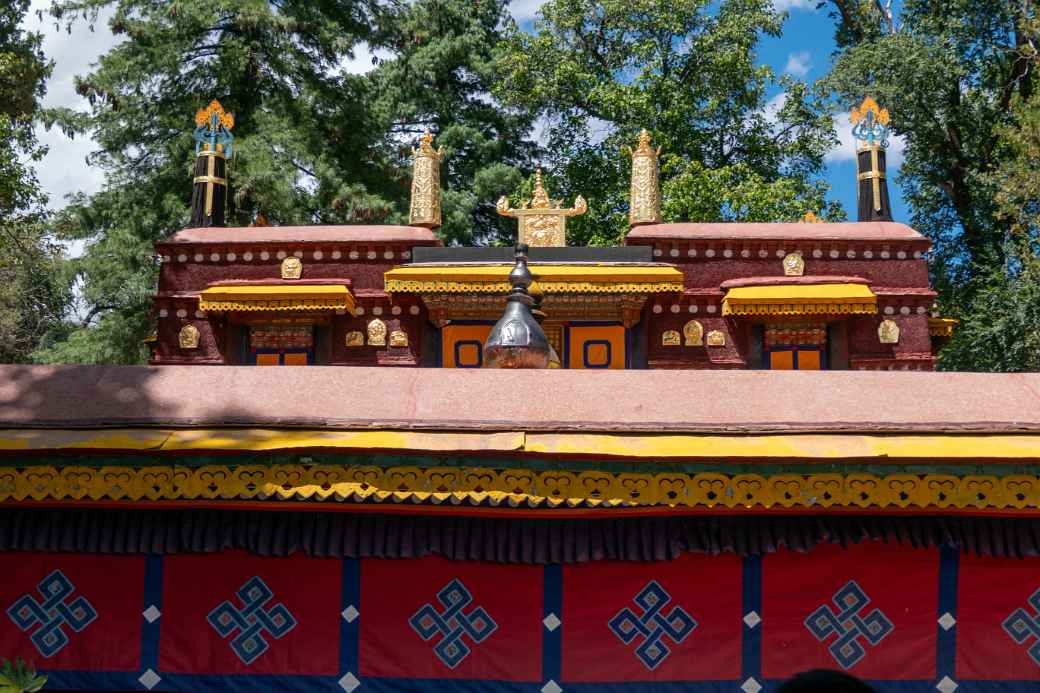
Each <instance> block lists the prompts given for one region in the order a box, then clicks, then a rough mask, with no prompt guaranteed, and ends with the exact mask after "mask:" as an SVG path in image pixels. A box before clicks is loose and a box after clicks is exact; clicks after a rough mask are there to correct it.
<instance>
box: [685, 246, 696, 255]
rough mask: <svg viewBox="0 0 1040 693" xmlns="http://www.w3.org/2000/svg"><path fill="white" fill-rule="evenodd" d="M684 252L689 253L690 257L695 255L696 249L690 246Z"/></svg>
mask: <svg viewBox="0 0 1040 693" xmlns="http://www.w3.org/2000/svg"><path fill="white" fill-rule="evenodd" d="M686 254H687V255H689V256H690V257H697V249H696V248H690V249H689V250H687V251H686Z"/></svg>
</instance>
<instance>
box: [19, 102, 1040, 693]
mask: <svg viewBox="0 0 1040 693" xmlns="http://www.w3.org/2000/svg"><path fill="white" fill-rule="evenodd" d="M853 122H854V133H855V135H856V137H857V140H858V151H857V158H858V171H859V172H858V186H859V188H858V190H859V196H858V197H859V199H858V221H856V222H853V223H840V224H839V223H821V222H819V221H818V220H816V219H815V218H813V217H812V215H808V217H807V218H806V219H804V220H802V221H801V222H798V223H768V224H747V223H663V222H662V219H661V213H660V208H661V192H660V186H659V181H658V163H657V158H658V154H659V150H658V149H657V148H656V147H655V146H654V144H653V142H652V137H651V135H650V134H649V133H646V132H643V133H642V135H641V136H640V138H639V140H638V142H633V148H632V150H631V151H629V152H628V156H630V158H631V195H630V209H629V218H630V222H631V226H630V230H629V231H628V233H627V235H626V236H625V239H624V242H623V245H621V246H619V247H612V248H579V247H571V246H568V245H567V236H566V232H567V229H566V226H567V220H568V218H570V217H574V216H578V215H581V214H583V213H584V212H585V211H586V209H587V203H586V201H585V200H584V199H582V198H581V197H578V198H576V199H574V200H569V201H563V200H555V199H552V198H551V197H550V194H549V193H550V191H547V190H546V185H545V184H543V182H542V179H541V175H540V173H538V174H537V175H536V185H535V188H534V194H533V196H532V197H531V199H530V200H524V201H522V202H521V203H519V205H518V206H515V207H514V206H513V203H511V202H510V201H509V200H508V199H506V198H503V199H501V200H499V202H498V205H497V207H498V212H499V213H500V214H502V215H504V216H507V217H512V218H515V220H516V221H515V223H516V224H517V229H518V246H517V248H516V249H515V250H514V249H508V248H483V247H482V248H476V247H445V246H444V245H443V244H442V243H441V242H440V240H439V239H438V236H437V235H436V233H435V229H436V228H437V226H438V225H439V224H440V218H441V207H440V204H441V203H440V194H441V191H440V169H441V166H442V164H444V165H450V161H447V162H446V161H444V159H445V155H444V153H443V152H442V151H441V150H439V149H436V148H435V146H434V141H433V137H432V136H430V135H424V136H423V137H422V138H421V139H420V142H419V144H418V147H417V148H416V149H415V150H414V171H413V181H412V198H411V208H410V224H409V225H407V226H391V225H367V226H366V225H354V226H309V227H289V226H270V225H264V222H263V220H258V222H257V225H254V226H250V227H245V228H228V227H226V226H225V222H224V215H225V207H226V204H227V195H228V189H229V179H231V178H233V176H234V170H233V169H234V167H233V165H232V164H231V162H232V158H231V157H232V154H233V147H234V138H233V135H232V132H233V128H234V120H233V118H232V116H231V115H230V114H229V113H226V112H225V111H224V110H223V109H222V108H221V106H220V105H219V104H218V103H217V102H213V103H212V104H211V105H210V106H209V107H207V108H204V109H202V110H200V111H199V113H198V114H197V116H196V125H197V129H196V131H195V138H196V141H197V149H196V153H197V158H196V163H195V170H194V182H193V185H194V187H193V198H192V221H191V224H190V228H186V229H184V230H182V231H180V232H178V233H176V234H174V235H173V236H172V237H170V238H167V239H165V240H163V241H161V242H159V243H157V244H156V256H157V259H158V261H159V262H160V268H161V269H160V274H159V285H158V289H157V293H156V296H155V301H154V317H155V321H156V334H155V337H154V338H153V339H152V340H151V341H150V343H149V346H150V349H151V352H152V353H151V364H150V365H149V366H147V367H144V366H142V367H102V366H97V367H92V366H0V465H2V466H0V564H2V570H3V575H4V579H3V580H0V658H9V659H12V660H14V659H15V658H16V657H21V658H23V659H25V660H26V661H31V662H32V663H33V664H34V666H35V667H36V669H37V670H38V671H39V672H40V673H43V674H46V675H47V676H48V682H47V687H46V688H47V690H77V691H189V692H214V693H224V692H232V693H238V692H242V693H245V692H252V691H329V692H331V693H339V692H342V691H345V692H346V693H353V692H354V691H358V692H359V693H369V692H373V693H396V692H399V691H433V692H444V693H447V692H449V691H472V692H476V691H492V692H496V693H511V692H516V693H521V692H526V693H561V692H568V693H592V692H593V691H595V692H597V693H602V692H606V693H611V692H616V693H651V692H652V693H669V692H672V691H675V692H678V691H694V692H701V693H722V692H723V691H732V692H733V693H760V692H761V691H765V692H768V691H771V690H773V689H775V688H776V687H777V686H778V685H779V684H780V683H781V682H782V681H784V680H785V679H787V678H789V677H790V676H792V675H793V674H795V673H797V672H800V671H805V670H808V669H817V668H825V669H835V670H839V671H845V672H848V673H850V674H853V675H855V676H858V677H860V678H862V679H865V680H867V681H870V682H872V683H873V684H874V685H876V686H877V687H878V688H879V689H880V690H884V691H899V692H905V693H913V692H918V691H919V692H921V693H926V692H928V693H931V692H932V691H940V693H953V692H954V691H963V692H970V691H984V692H992V693H1019V692H1021V693H1025V692H1026V691H1033V690H1037V688H1038V686H1040V557H1038V556H1040V375H1035V374H1019V375H986V374H966V373H934V372H931V371H933V370H934V366H935V360H936V354H937V352H938V351H939V350H940V349H941V348H942V346H943V344H944V342H945V341H946V340H947V339H948V338H949V337H950V335H951V334H952V332H953V330H954V329H956V324H955V321H953V320H950V319H946V318H944V317H943V316H941V315H939V314H937V313H935V312H934V309H933V306H934V300H935V292H934V291H932V289H931V288H930V287H929V284H928V271H927V263H926V258H925V256H926V254H927V253H928V250H929V247H930V244H929V241H928V239H926V238H925V237H923V236H922V235H920V234H919V233H917V232H916V231H914V230H913V229H911V228H909V227H907V226H905V225H903V224H900V223H897V222H894V221H893V220H892V217H891V211H890V202H889V196H888V187H887V181H886V168H885V147H886V137H887V125H888V114H887V112H886V111H884V110H883V109H881V108H880V107H879V106H878V104H876V103H875V102H874V101H873V100H872V99H867V100H866V101H865V102H864V103H863V105H862V106H861V107H860V108H857V109H855V110H854V111H853ZM254 366H308V367H306V368H255V367H254ZM781 371H782V372H781ZM794 371H798V372H794ZM803 371H814V372H811V373H807V372H803ZM823 371H827V372H823Z"/></svg>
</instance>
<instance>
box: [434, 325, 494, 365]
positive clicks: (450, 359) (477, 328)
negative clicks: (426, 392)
mask: <svg viewBox="0 0 1040 693" xmlns="http://www.w3.org/2000/svg"><path fill="white" fill-rule="evenodd" d="M492 327H494V325H446V326H444V327H443V328H442V329H441V365H442V366H443V367H444V368H481V367H482V366H483V365H484V342H486V341H487V338H488V335H489V334H491V328H492Z"/></svg>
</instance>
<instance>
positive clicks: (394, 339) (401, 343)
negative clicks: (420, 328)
mask: <svg viewBox="0 0 1040 693" xmlns="http://www.w3.org/2000/svg"><path fill="white" fill-rule="evenodd" d="M390 346H392V347H406V346H408V333H407V332H405V331H404V330H394V331H393V332H391V333H390Z"/></svg>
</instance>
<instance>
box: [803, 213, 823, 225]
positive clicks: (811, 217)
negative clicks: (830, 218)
mask: <svg viewBox="0 0 1040 693" xmlns="http://www.w3.org/2000/svg"><path fill="white" fill-rule="evenodd" d="M802 223H803V224H822V223H823V219H821V218H819V217H818V216H816V213H815V212H806V213H805V216H804V217H802Z"/></svg>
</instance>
